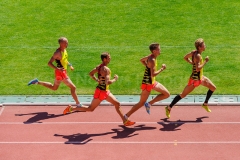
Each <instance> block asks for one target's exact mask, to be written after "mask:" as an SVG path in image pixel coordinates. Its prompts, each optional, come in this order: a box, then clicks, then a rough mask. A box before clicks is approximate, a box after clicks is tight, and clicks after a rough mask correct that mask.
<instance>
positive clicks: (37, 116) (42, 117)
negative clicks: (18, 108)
mask: <svg viewBox="0 0 240 160" xmlns="http://www.w3.org/2000/svg"><path fill="white" fill-rule="evenodd" d="M27 115H34V116H33V117H31V118H29V119H28V120H27V121H25V122H23V123H24V124H31V123H42V122H40V121H41V120H45V119H50V118H57V117H61V116H64V114H49V113H48V112H36V113H27V114H15V116H27Z"/></svg>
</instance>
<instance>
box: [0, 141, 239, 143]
mask: <svg viewBox="0 0 240 160" xmlns="http://www.w3.org/2000/svg"><path fill="white" fill-rule="evenodd" d="M86 143H88V144H176V143H177V144H240V141H206V142H203V141H195V142H194V141H189V142H188V141H183V142H180V141H177V142H176V141H172V142H169V141H168V142H161V141H158V142H156V141H155V142H154V141H143V142H139V141H136V142H134V141H125V142H115V141H88V142H83V141H67V142H27V141H26V142H0V144H86Z"/></svg>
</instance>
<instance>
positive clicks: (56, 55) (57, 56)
mask: <svg viewBox="0 0 240 160" xmlns="http://www.w3.org/2000/svg"><path fill="white" fill-rule="evenodd" d="M60 56H61V51H60V50H59V49H57V50H56V51H55V52H54V53H53V57H54V58H59V57H60Z"/></svg>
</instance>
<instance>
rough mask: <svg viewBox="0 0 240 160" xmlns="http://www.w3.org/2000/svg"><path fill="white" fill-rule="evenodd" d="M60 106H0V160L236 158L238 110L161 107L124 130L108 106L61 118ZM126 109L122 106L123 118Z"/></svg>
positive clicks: (239, 133) (239, 155) (134, 117)
mask: <svg viewBox="0 0 240 160" xmlns="http://www.w3.org/2000/svg"><path fill="white" fill-rule="evenodd" d="M64 108H65V106H2V107H0V159H1V160H12V159H14V160H15V159H18V160H28V159H45V160H48V159H54V160H61V159H64V160H67V159H81V160H84V159H97V160H101V159H104V160H106V159H111V160H115V159H116V160H118V159H121V160H134V159H138V160H141V159H144V160H145V159H151V160H155V159H156V160H161V159H166V160H168V159H174V160H175V159H184V160H188V159H194V160H205V159H206V160H212V159H213V160H228V159H229V160H237V159H239V158H240V107H239V106H211V107H210V108H211V110H212V113H207V112H206V111H205V110H204V109H202V108H201V107H200V106H178V107H174V108H173V110H172V114H171V119H169V120H168V119H166V118H165V111H164V107H163V106H153V107H152V108H151V115H148V114H147V113H146V111H145V109H144V108H141V109H140V110H138V111H137V112H136V113H135V114H133V115H132V117H131V120H134V121H136V122H137V123H136V124H135V126H133V127H128V128H127V127H124V126H123V125H122V123H121V121H120V118H119V117H118V115H117V113H116V112H115V109H114V107H113V106H99V107H98V108H97V109H96V110H95V111H94V112H92V113H90V112H75V113H72V114H67V115H62V111H63V109H64ZM129 109H130V106H123V107H122V110H123V112H124V113H126V112H127V111H128V110H129Z"/></svg>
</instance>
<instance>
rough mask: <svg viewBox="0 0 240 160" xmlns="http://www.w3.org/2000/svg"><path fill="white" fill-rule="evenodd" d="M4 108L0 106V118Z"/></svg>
mask: <svg viewBox="0 0 240 160" xmlns="http://www.w3.org/2000/svg"><path fill="white" fill-rule="evenodd" d="M4 108H5V106H2V107H1V110H0V116H1V115H2V113H3V110H4Z"/></svg>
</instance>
